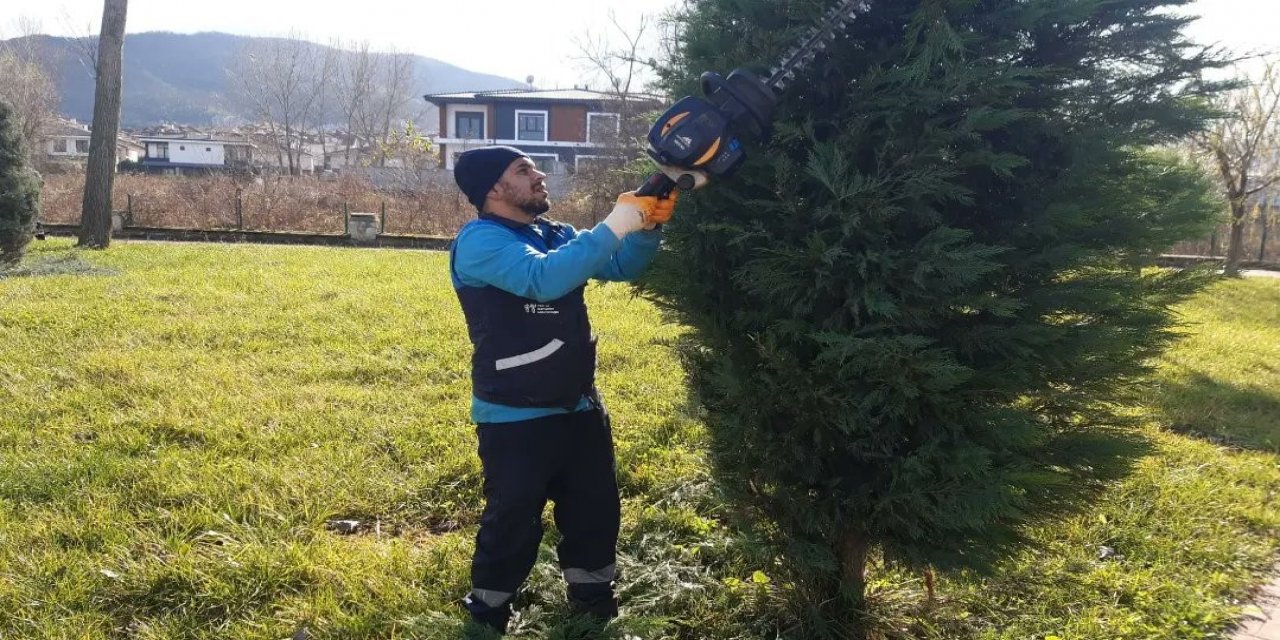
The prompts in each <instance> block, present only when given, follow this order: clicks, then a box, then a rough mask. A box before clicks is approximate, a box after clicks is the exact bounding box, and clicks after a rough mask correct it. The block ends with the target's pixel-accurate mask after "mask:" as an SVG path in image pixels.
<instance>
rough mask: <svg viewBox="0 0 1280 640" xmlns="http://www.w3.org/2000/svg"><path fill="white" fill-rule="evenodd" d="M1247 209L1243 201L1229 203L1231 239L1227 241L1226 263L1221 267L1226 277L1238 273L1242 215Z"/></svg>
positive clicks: (1241, 248) (1241, 249)
mask: <svg viewBox="0 0 1280 640" xmlns="http://www.w3.org/2000/svg"><path fill="white" fill-rule="evenodd" d="M1247 211H1248V209H1246V206H1245V203H1244V202H1233V203H1231V240H1230V242H1228V243H1227V264H1226V266H1225V267H1223V269H1222V272H1223V274H1224V275H1226V276H1227V277H1231V278H1235V277H1237V276H1239V275H1240V261H1241V259H1243V257H1244V217H1245V213H1246V212H1247Z"/></svg>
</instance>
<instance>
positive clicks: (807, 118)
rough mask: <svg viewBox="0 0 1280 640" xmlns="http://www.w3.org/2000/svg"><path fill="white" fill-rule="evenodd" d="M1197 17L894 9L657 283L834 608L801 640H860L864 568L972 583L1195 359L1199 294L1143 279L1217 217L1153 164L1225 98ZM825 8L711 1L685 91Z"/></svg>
mask: <svg viewBox="0 0 1280 640" xmlns="http://www.w3.org/2000/svg"><path fill="white" fill-rule="evenodd" d="M1184 4H1186V2H1185V1H1184V0H893V1H888V0H880V1H876V0H872V2H871V3H870V9H869V12H868V13H866V14H864V15H863V16H862V17H861V18H859V19H858V20H857V21H855V22H854V23H853V24H852V25H851V27H850V29H849V30H848V32H847V33H846V34H845V35H844V36H842V37H841V38H840V39H839V41H838V42H837V44H836V45H835V46H833V47H831V48H830V49H828V51H827V52H826V53H825V54H823V55H821V56H819V58H818V60H817V61H816V62H815V64H814V65H813V66H811V67H810V68H809V69H808V70H807V71H806V72H805V74H804V75H802V76H801V77H800V78H798V79H797V81H796V82H795V83H794V84H793V85H792V87H791V88H790V89H788V91H787V93H786V94H785V96H784V99H783V102H782V104H781V105H780V106H779V109H778V112H777V121H776V130H775V134H774V136H773V138H772V140H771V142H769V143H767V145H764V146H760V147H757V148H753V149H751V155H750V157H749V159H748V161H747V163H746V164H745V165H744V166H743V167H742V169H741V170H740V171H738V172H737V173H736V174H735V175H734V176H733V177H731V178H730V179H726V180H723V181H720V182H717V183H713V184H712V185H711V186H709V187H707V188H705V189H702V190H700V191H698V192H695V193H694V194H692V195H691V196H690V197H687V198H686V199H685V200H684V201H683V203H682V206H681V209H680V211H679V212H678V213H677V216H676V218H675V220H674V221H673V222H672V223H671V224H670V225H668V232H667V236H668V245H669V249H670V250H668V251H665V252H664V253H663V255H662V257H661V258H660V260H659V263H658V265H657V267H656V269H655V271H654V273H653V275H652V277H651V278H650V279H649V280H648V281H647V282H646V284H645V285H644V286H645V287H646V289H647V291H648V292H649V293H650V294H652V295H655V296H656V297H658V298H659V299H661V300H663V301H664V302H666V303H669V305H670V307H671V308H673V309H674V310H676V311H677V312H678V313H679V314H680V315H681V316H682V319H683V320H685V321H686V322H688V323H689V324H690V325H691V326H692V327H693V328H694V329H695V334H694V336H695V337H694V341H695V342H696V345H694V348H691V349H689V358H690V363H691V367H690V368H691V380H692V383H693V384H694V387H695V390H696V392H697V394H698V396H699V398H700V399H701V401H702V402H703V404H704V405H705V406H706V408H707V409H708V415H709V417H708V426H709V429H710V430H711V435H712V441H713V445H712V454H713V458H714V461H715V463H716V465H717V468H718V471H719V473H720V475H721V477H722V478H723V479H724V481H725V483H726V487H727V488H728V489H729V490H730V492H731V495H733V496H735V497H736V498H738V499H740V500H741V504H742V505H744V506H746V507H749V509H750V510H751V512H752V513H755V514H757V515H758V516H759V522H760V523H761V524H762V525H763V526H761V530H762V531H766V532H770V533H771V534H772V535H773V538H772V539H773V541H774V542H776V543H777V547H778V548H779V549H781V550H782V552H783V553H782V555H781V556H780V557H781V558H783V559H784V562H781V563H780V566H783V567H789V568H791V569H793V573H794V575H792V576H791V578H792V580H793V584H794V585H795V586H796V590H795V592H796V593H798V594H799V595H800V597H801V598H803V599H804V601H805V602H807V603H808V604H809V605H811V608H812V610H813V611H814V612H816V614H815V616H814V617H813V618H812V620H813V621H817V623H815V624H814V625H811V626H808V627H806V628H805V629H804V630H802V631H800V632H799V633H800V634H801V635H803V636H805V637H818V636H819V635H822V634H828V635H831V636H834V637H849V636H848V635H843V634H849V633H851V631H850V629H849V628H848V627H847V626H842V625H848V624H852V621H854V620H856V612H857V611H858V610H859V608H860V607H861V605H862V601H863V600H862V599H863V596H864V589H865V581H864V576H865V571H866V565H867V557H868V554H871V553H876V554H883V556H884V557H885V558H886V559H888V560H890V561H895V562H901V563H905V565H907V566H915V567H925V566H941V567H950V566H956V565H972V564H977V563H980V562H981V561H983V560H984V559H987V558H990V557H991V554H993V553H998V552H999V550H1000V549H1002V548H1003V547H1002V546H1001V545H1000V543H1001V542H1003V541H1008V540H1011V539H1013V533H1012V532H1014V531H1016V528H1015V527H1016V525H1018V524H1019V523H1021V522H1025V521H1027V520H1028V519H1030V518H1034V517H1035V516H1037V515H1038V514H1043V513H1045V509H1046V508H1048V507H1049V506H1051V505H1054V504H1060V503H1061V502H1062V499H1063V496H1064V495H1065V493H1063V491H1064V490H1065V489H1066V488H1067V487H1069V486H1071V485H1073V484H1075V483H1078V482H1080V481H1081V475H1080V474H1082V473H1085V472H1086V470H1085V469H1083V468H1082V467H1084V466H1085V463H1084V462H1083V460H1084V459H1083V458H1077V457H1075V456H1076V455H1077V454H1078V453H1081V454H1082V453H1087V451H1078V452H1072V451H1070V450H1069V449H1068V446H1069V443H1071V442H1074V441H1075V440H1073V439H1074V438H1075V436H1076V434H1080V433H1086V434H1088V433H1096V432H1097V431H1096V430H1098V429H1101V428H1103V427H1104V426H1107V425H1115V424H1117V419H1116V416H1115V415H1113V410H1112V407H1114V406H1115V405H1114V404H1113V403H1114V402H1115V401H1116V400H1117V399H1118V398H1120V397H1121V396H1122V393H1123V392H1124V391H1125V390H1126V389H1127V388H1129V386H1130V384H1131V383H1132V382H1133V381H1134V380H1135V379H1136V378H1137V377H1138V376H1140V375H1141V374H1142V373H1143V372H1144V362H1145V361H1146V360H1147V359H1148V358H1149V357H1150V356H1152V355H1153V354H1155V353H1157V352H1158V350H1159V349H1160V348H1162V347H1163V346H1164V345H1166V344H1167V343H1168V341H1169V340H1170V337H1171V336H1170V328H1171V325H1172V323H1173V317H1172V315H1171V313H1170V311H1169V307H1170V305H1171V304H1172V303H1174V302H1175V301H1177V300H1179V299H1181V298H1182V297H1183V296H1186V295H1188V294H1190V293H1191V292H1193V291H1194V290H1195V289H1196V288H1197V287H1198V286H1199V285H1200V284H1202V283H1203V277H1202V276H1197V275H1195V274H1192V273H1181V274H1179V273H1170V272H1163V271H1159V270H1152V269H1146V268H1145V267H1147V266H1149V265H1151V264H1152V260H1153V258H1154V257H1155V256H1157V255H1158V254H1159V252H1160V251H1162V250H1164V249H1165V248H1167V247H1169V246H1171V245H1172V244H1173V243H1174V242H1175V241H1177V240H1179V239H1181V238H1184V237H1188V236H1193V235H1195V234H1196V233H1199V232H1200V231H1202V230H1203V229H1206V228H1208V226H1209V225H1210V224H1211V221H1212V219H1213V217H1214V216H1215V214H1216V211H1217V208H1216V204H1215V203H1214V202H1213V200H1212V198H1211V197H1210V196H1209V193H1210V188H1211V187H1210V184H1209V183H1208V182H1207V180H1206V178H1205V177H1204V176H1203V174H1202V173H1200V172H1199V171H1198V170H1196V169H1194V168H1193V167H1190V166H1188V165H1184V164H1179V162H1178V161H1177V160H1176V159H1173V158H1172V157H1171V156H1169V155H1166V154H1163V153H1160V152H1157V151H1153V150H1152V149H1155V148H1158V147H1159V146H1161V145H1165V144H1168V143H1171V142H1173V141H1176V140H1179V139H1182V138H1183V137H1185V136H1187V135H1189V134H1190V133H1191V132H1194V131H1197V130H1200V129H1201V128H1202V127H1203V126H1204V124H1205V118H1206V111H1205V109H1204V108H1203V105H1204V104H1205V103H1206V100H1205V98H1206V97H1208V96H1210V95H1212V94H1213V93H1214V92H1215V91H1217V90H1218V89H1220V87H1216V86H1213V85H1211V84H1209V83H1206V82H1202V81H1201V80H1200V75H1201V72H1202V71H1203V70H1205V69H1206V68H1209V67H1213V66H1216V65H1218V64H1219V63H1218V61H1217V60H1216V59H1215V58H1214V56H1213V54H1212V53H1211V52H1206V51H1204V50H1202V49H1200V48H1198V47H1196V46H1194V45H1192V44H1191V43H1189V42H1188V41H1187V39H1186V38H1185V37H1184V36H1183V35H1182V30H1183V28H1184V27H1185V26H1186V23H1187V20H1184V19H1181V18H1178V17H1176V16H1174V15H1170V13H1169V12H1168V10H1169V9H1171V8H1175V7H1177V6H1179V5H1184ZM825 5H826V3H825V2H818V1H799V2H778V1H777V0H689V2H687V3H686V4H685V5H684V9H683V11H682V12H681V13H680V14H679V15H678V16H677V18H676V19H677V21H678V24H679V28H680V29H679V30H680V33H681V40H680V43H679V46H678V48H677V49H676V51H675V56H674V58H673V60H672V62H671V63H670V65H669V66H668V67H667V68H666V69H665V70H664V72H663V74H664V77H665V82H666V83H667V86H668V88H669V89H671V90H672V92H673V93H675V94H676V95H681V94H688V93H692V92H693V91H694V87H693V85H692V79H694V78H697V76H698V74H699V73H701V72H702V71H706V70H715V71H719V72H722V73H726V72H728V71H729V70H730V69H733V68H735V67H747V68H753V69H755V70H757V71H758V72H762V73H766V74H767V66H768V65H769V64H770V63H772V61H773V59H774V57H776V56H777V55H779V54H780V53H782V52H783V51H784V50H785V49H786V48H787V45H788V44H789V43H790V41H791V40H792V39H793V38H795V36H796V35H797V34H798V33H799V32H800V31H802V30H804V29H805V28H806V27H808V26H809V25H810V24H812V23H813V22H814V21H815V20H816V19H817V18H818V16H819V15H820V14H821V13H822V12H823V11H825V10H826V9H827V8H828V7H827V6H825ZM753 65H754V66H753ZM1090 430H1094V431H1090Z"/></svg>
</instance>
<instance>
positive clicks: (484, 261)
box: [452, 220, 661, 423]
mask: <svg viewBox="0 0 1280 640" xmlns="http://www.w3.org/2000/svg"><path fill="white" fill-rule="evenodd" d="M545 224H546V223H541V222H535V223H533V224H530V225H527V226H525V227H522V228H521V229H519V232H520V233H522V234H528V235H531V236H533V237H534V238H535V242H534V243H533V245H537V246H533V245H531V244H530V243H526V242H523V241H521V239H520V238H518V237H516V236H515V235H514V234H513V232H512V230H511V229H508V228H507V227H504V226H502V225H501V224H499V223H496V222H488V221H483V220H477V221H474V222H471V223H469V224H467V225H466V226H464V227H463V228H462V230H461V231H459V233H458V237H457V239H456V240H455V241H454V248H453V261H452V262H453V268H452V278H453V286H454V288H455V289H460V288H462V287H485V286H493V287H497V288H499V289H502V290H504V291H507V292H509V293H512V294H515V295H518V296H520V297H524V298H529V299H531V300H535V301H537V302H548V301H551V300H556V299H558V298H561V297H563V296H565V295H566V294H568V293H569V292H571V291H573V290H574V289H576V288H578V287H580V286H582V285H583V284H584V283H586V282H587V280H589V279H591V278H595V279H597V280H608V281H625V280H632V279H634V278H636V277H638V276H639V275H640V274H641V273H642V272H643V271H644V270H645V269H646V268H648V266H649V264H650V263H652V262H653V258H654V256H655V255H657V251H658V245H659V241H660V238H661V233H660V232H657V231H640V232H636V233H632V234H629V235H628V236H627V237H626V239H625V240H623V241H620V240H619V239H618V237H617V236H616V235H614V233H613V231H612V230H610V229H609V228H608V227H607V226H605V225H604V224H599V225H596V226H595V227H594V228H592V229H584V230H576V229H572V233H570V234H569V236H570V239H569V240H568V241H567V242H563V243H561V244H559V245H556V246H552V245H551V244H549V243H548V239H549V238H550V237H551V235H550V234H549V233H548V232H547V228H546V226H545ZM536 240H541V242H537V241H536ZM590 407H591V404H590V400H589V399H587V398H585V397H584V398H583V399H582V401H581V402H579V404H578V407H577V408H576V409H575V411H582V410H586V409H589V408H590ZM558 413H567V410H565V409H558V408H521V407H509V406H505V405H499V404H494V403H491V402H485V401H484V400H481V399H479V398H474V397H473V398H472V401H471V418H472V420H473V421H475V422H476V423H495V422H517V421H521V420H533V419H535V418H540V417H544V416H548V415H554V414H558Z"/></svg>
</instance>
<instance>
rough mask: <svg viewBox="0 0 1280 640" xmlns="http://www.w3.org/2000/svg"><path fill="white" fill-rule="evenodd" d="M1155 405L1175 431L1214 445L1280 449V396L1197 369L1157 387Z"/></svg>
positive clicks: (1273, 451) (1153, 395)
mask: <svg viewBox="0 0 1280 640" xmlns="http://www.w3.org/2000/svg"><path fill="white" fill-rule="evenodd" d="M1151 405H1152V406H1153V408H1154V409H1155V410H1156V411H1157V412H1158V415H1159V416H1160V418H1161V421H1162V422H1163V423H1164V424H1165V425H1166V428H1168V429H1169V430H1170V431H1173V432H1176V433H1181V434H1184V435H1187V436H1191V437H1195V438H1201V439H1204V440H1207V441H1209V442H1211V443H1213V444H1216V445H1221V446H1228V447H1234V448H1239V449H1250V450H1255V451H1265V452H1268V453H1280V395H1277V394H1275V393H1273V392H1269V391H1268V390H1266V389H1263V388H1259V387H1249V386H1244V385H1236V384H1231V383H1226V382H1222V381H1220V380H1215V379H1214V378H1211V377H1209V376H1207V375H1205V374H1202V373H1196V374H1194V375H1192V376H1190V377H1189V378H1187V379H1183V380H1176V381H1165V382H1161V383H1160V384H1159V385H1157V386H1156V387H1155V389H1154V391H1153V394H1152V402H1151Z"/></svg>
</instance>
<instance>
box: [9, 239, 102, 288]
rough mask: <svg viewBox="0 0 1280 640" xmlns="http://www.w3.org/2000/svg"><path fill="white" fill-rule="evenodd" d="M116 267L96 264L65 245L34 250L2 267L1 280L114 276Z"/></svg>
mask: <svg viewBox="0 0 1280 640" xmlns="http://www.w3.org/2000/svg"><path fill="white" fill-rule="evenodd" d="M114 275H119V272H118V271H116V270H115V269H108V268H106V267H103V266H101V265H97V264H94V263H92V262H89V261H88V260H85V259H84V258H82V257H81V256H80V252H79V251H76V250H74V249H68V248H65V247H56V248H54V247H50V248H46V249H43V250H33V251H30V252H29V253H28V254H27V257H26V259H24V260H23V261H22V262H20V263H18V264H17V265H16V266H13V267H9V268H4V267H0V281H3V280H6V279H9V278H36V277H41V276H114Z"/></svg>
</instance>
